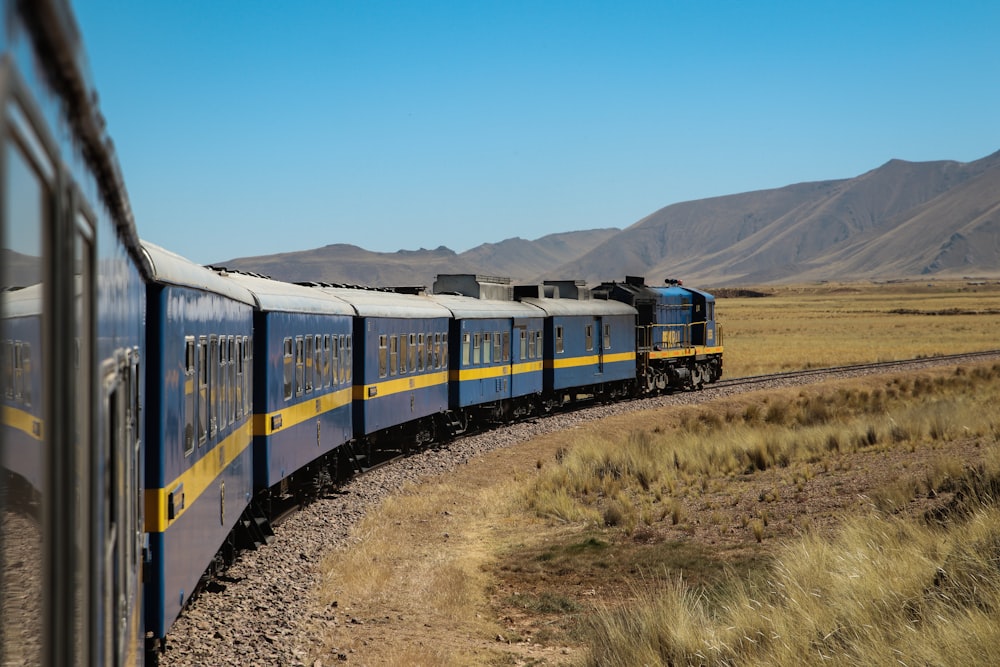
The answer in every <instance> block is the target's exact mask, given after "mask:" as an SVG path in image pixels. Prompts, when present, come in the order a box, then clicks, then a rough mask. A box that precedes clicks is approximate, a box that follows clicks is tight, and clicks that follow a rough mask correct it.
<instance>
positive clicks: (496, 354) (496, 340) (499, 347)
mask: <svg viewBox="0 0 1000 667" xmlns="http://www.w3.org/2000/svg"><path fill="white" fill-rule="evenodd" d="M503 360H504V359H503V340H502V339H501V338H500V332H499V331H494V332H493V361H503Z"/></svg>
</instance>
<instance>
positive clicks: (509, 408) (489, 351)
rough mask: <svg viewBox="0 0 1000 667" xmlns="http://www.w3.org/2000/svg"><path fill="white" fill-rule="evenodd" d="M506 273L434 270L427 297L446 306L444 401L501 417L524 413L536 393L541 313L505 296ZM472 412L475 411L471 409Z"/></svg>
mask: <svg viewBox="0 0 1000 667" xmlns="http://www.w3.org/2000/svg"><path fill="white" fill-rule="evenodd" d="M509 283H510V281H509V279H506V278H491V277H485V276H476V275H465V274H452V275H441V276H438V279H437V281H436V282H435V283H434V292H435V294H434V295H431V296H430V298H431V299H432V300H434V301H435V302H437V303H439V304H441V305H442V306H444V307H445V308H447V309H448V310H449V311H450V312H451V315H452V320H451V325H450V341H451V360H452V362H451V371H450V376H449V382H450V391H449V404H450V408H451V410H452V411H453V412H454V413H455V414H461V413H465V412H469V413H470V414H471V411H473V409H474V410H475V412H478V413H480V414H479V415H478V416H479V417H480V418H485V419H487V420H489V421H493V422H504V421H509V420H511V419H515V418H517V417H521V416H523V415H526V414H528V413H529V412H530V411H531V410H532V409H534V408H535V407H536V404H537V403H538V401H539V399H540V397H541V395H542V389H543V386H542V367H543V359H542V354H543V343H542V334H543V330H544V315H545V314H544V313H543V312H542V311H541V310H539V309H538V308H536V307H535V306H531V305H528V304H526V303H520V302H518V301H513V300H512V299H511V288H510V286H509ZM472 416H475V415H472Z"/></svg>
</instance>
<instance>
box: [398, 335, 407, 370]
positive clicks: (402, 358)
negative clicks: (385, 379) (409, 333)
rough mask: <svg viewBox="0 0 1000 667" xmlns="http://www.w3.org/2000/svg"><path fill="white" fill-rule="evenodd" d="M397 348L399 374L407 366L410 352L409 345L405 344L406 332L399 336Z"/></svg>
mask: <svg viewBox="0 0 1000 667" xmlns="http://www.w3.org/2000/svg"><path fill="white" fill-rule="evenodd" d="M399 348H400V350H399V374H400V375H403V374H404V373H406V369H407V367H408V366H409V354H410V346H409V345H407V344H406V334H401V335H400V336H399Z"/></svg>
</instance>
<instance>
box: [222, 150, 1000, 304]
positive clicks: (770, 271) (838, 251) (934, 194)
mask: <svg viewBox="0 0 1000 667" xmlns="http://www.w3.org/2000/svg"><path fill="white" fill-rule="evenodd" d="M219 264H220V265H224V266H229V267H232V268H239V269H244V270H251V271H256V272H259V273H264V274H267V275H271V276H274V277H275V278H280V279H284V280H320V281H325V282H337V283H352V284H367V285H401V284H407V285H414V284H418V285H431V284H433V279H434V276H435V275H436V274H438V273H462V272H468V273H480V274H491V275H502V276H510V277H512V278H513V279H514V280H515V282H536V281H537V280H539V279H542V278H574V279H583V280H586V281H587V282H588V283H590V284H594V283H597V282H600V281H601V280H606V279H621V278H622V277H623V276H625V275H626V274H629V275H645V276H647V277H648V278H649V280H650V282H651V283H652V282H659V279H660V278H661V277H667V276H671V277H679V278H683V279H684V280H685V281H686V282H688V283H689V284H697V285H706V286H708V285H711V286H720V285H741V284H743V285H745V284H763V283H779V282H798V281H805V280H859V279H877V280H887V279H900V278H917V277H922V278H927V277H942V278H944V277H960V276H966V275H976V276H1000V152H997V153H994V154H992V155H989V156H987V157H985V158H982V159H980V160H976V161H974V162H966V163H962V162H954V161H935V162H905V161H902V160H890V161H889V162H887V163H885V164H884V165H882V166H880V167H878V168H876V169H873V170H871V171H869V172H866V173H864V174H861V175H860V176H857V177H855V178H849V179H840V180H831V181H817V182H811V183H799V184H796V185H789V186H786V187H783V188H777V189H773V190H759V191H755V192H747V193H742V194H736V195H728V196H723V197H713V198H710V199H701V200H697V201H689V202H681V203H678V204H673V205H671V206H667V207H665V208H662V209H660V210H659V211H656V212H655V213H653V214H651V215H649V216H647V217H645V218H643V219H642V220H640V221H638V222H636V223H635V224H633V225H631V226H630V227H628V228H627V229H624V230H617V229H600V230H591V231H583V232H568V233H564V234H552V235H549V236H545V237H542V238H540V239H537V240H535V241H525V240H523V239H519V238H518V239H508V240H506V241H503V242H501V243H496V244H485V245H482V246H478V247H476V248H473V249H472V250H469V251H466V252H464V253H461V254H456V253H454V252H453V251H451V250H449V249H448V248H445V247H443V246H442V247H440V248H438V249H436V250H423V249H421V250H417V251H400V252H397V253H372V252H368V251H366V250H362V249H360V248H356V247H354V246H345V245H333V246H326V247H325V248H319V249H316V250H308V251H303V252H296V253H286V254H283V255H269V256H265V257H250V258H241V259H236V260H230V261H228V262H220V263H219Z"/></svg>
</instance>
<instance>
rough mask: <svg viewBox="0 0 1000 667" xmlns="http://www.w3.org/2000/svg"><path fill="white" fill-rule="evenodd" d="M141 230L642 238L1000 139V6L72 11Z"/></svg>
mask: <svg viewBox="0 0 1000 667" xmlns="http://www.w3.org/2000/svg"><path fill="white" fill-rule="evenodd" d="M73 5H74V9H75V11H76V14H77V19H78V22H79V24H80V28H81V32H82V33H83V38H84V43H85V46H86V49H87V52H88V56H89V60H90V67H91V72H92V76H93V79H94V81H95V83H96V86H97V89H98V92H99V95H100V103H101V108H102V110H103V112H104V115H105V117H106V119H107V123H108V131H109V133H110V134H111V137H112V138H113V140H114V142H115V145H116V147H117V151H118V157H119V161H120V162H121V166H122V170H123V172H124V176H125V182H126V184H127V186H128V189H129V193H130V196H131V200H132V207H133V210H134V212H135V216H136V221H137V223H138V225H139V232H140V234H141V235H142V236H143V237H144V238H147V239H149V240H151V241H153V242H156V243H158V244H161V245H163V246H165V247H167V248H170V249H171V250H174V251H175V252H178V253H180V254H182V255H185V256H187V257H189V258H191V259H193V260H195V261H198V262H203V263H205V262H211V261H217V260H224V259H229V258H232V257H242V256H248V255H261V254H271V253H275V252H284V251H291V250H304V249H309V248H314V247H318V246H322V245H327V244H330V243H350V244H354V245H358V246H361V247H364V248H366V249H369V250H376V251H390V252H391V251H395V250H399V249H411V250H413V249H417V248H420V247H424V248H435V247H437V246H439V245H446V246H448V247H449V248H451V249H453V250H455V251H458V252H461V251H463V250H467V249H469V248H471V247H473V246H476V245H479V244H480V243H486V242H496V241H501V240H503V239H505V238H510V237H513V236H520V237H522V238H528V239H535V238H538V237H541V236H544V235H546V234H550V233H554V232H564V231H573V230H580V229H591V228H597V227H622V228H624V227H627V226H629V225H631V224H632V223H634V222H636V221H638V220H639V219H641V218H642V217H644V216H646V215H648V214H649V213H652V212H653V211H655V210H657V209H659V208H661V207H663V206H666V205H668V204H672V203H675V202H679V201H686V200H691V199H701V198H704V197H711V196H716V195H726V194H733V193H737V192H745V191H749V190H758V189H764V188H773V187H781V186H783V185H788V184H790V183H797V182H802V181H811V180H822V179H832V178H847V177H852V176H856V175H858V174H861V173H863V172H865V171H868V170H869V169H873V168H875V167H877V166H879V165H881V164H883V163H884V162H886V161H888V160H890V159H892V158H900V159H904V160H912V161H924V160H944V159H947V160H958V161H962V162H967V161H971V160H976V159H978V158H981V157H984V156H986V155H988V154H990V153H993V152H995V151H997V150H998V149H1000V85H998V83H1000V46H998V39H1000V3H998V2H996V0H948V1H947V2H945V1H943V0H933V1H926V0H900V1H896V0H893V1H883V0H861V1H858V0H836V1H827V0H774V1H766V0H760V1H756V2H755V1H750V0H734V1H722V0H660V1H649V2H645V1H632V0H605V1H602V2H593V1H589V0H576V1H546V0H534V1H526V0H524V1H522V0H463V1H454V2H438V1H430V0H423V1H418V0H410V1H403V0H397V1H392V2H390V1H387V0H311V1H306V0H280V1H279V0H211V1H205V0H142V1H134V0H74V2H73Z"/></svg>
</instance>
